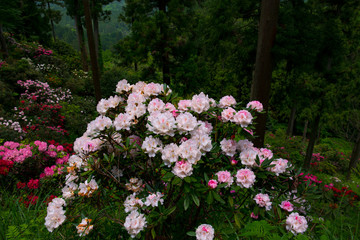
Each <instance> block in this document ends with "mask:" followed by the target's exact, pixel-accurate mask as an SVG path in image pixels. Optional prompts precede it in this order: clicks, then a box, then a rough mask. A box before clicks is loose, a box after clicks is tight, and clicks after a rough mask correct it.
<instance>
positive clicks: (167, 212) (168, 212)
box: [165, 206, 176, 215]
mask: <svg viewBox="0 0 360 240" xmlns="http://www.w3.org/2000/svg"><path fill="white" fill-rule="evenodd" d="M175 210H176V206H175V207H172V208H168V209H166V211H165V215H170V214H172V213H173V212H174V211H175Z"/></svg>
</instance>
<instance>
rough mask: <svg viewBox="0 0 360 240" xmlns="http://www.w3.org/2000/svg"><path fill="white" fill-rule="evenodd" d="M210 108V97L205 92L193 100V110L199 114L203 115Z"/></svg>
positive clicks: (195, 96)
mask: <svg viewBox="0 0 360 240" xmlns="http://www.w3.org/2000/svg"><path fill="white" fill-rule="evenodd" d="M209 108H210V101H209V97H208V96H207V95H205V94H204V93H203V92H202V93H200V94H199V95H194V96H193V98H192V99H191V110H193V111H194V112H197V113H202V112H205V111H207V110H209Z"/></svg>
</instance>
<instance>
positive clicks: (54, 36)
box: [47, 2, 56, 42]
mask: <svg viewBox="0 0 360 240" xmlns="http://www.w3.org/2000/svg"><path fill="white" fill-rule="evenodd" d="M47 6H48V11H49V15H50V14H51V8H50V3H49V2H47ZM50 23H51V29H52V35H53V38H54V42H56V35H55V27H54V21H53V20H52V18H51V16H50Z"/></svg>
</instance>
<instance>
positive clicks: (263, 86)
mask: <svg viewBox="0 0 360 240" xmlns="http://www.w3.org/2000/svg"><path fill="white" fill-rule="evenodd" d="M279 5H280V0H263V1H262V2H261V15H260V25H259V34H258V43H257V52H256V62H255V71H254V79H253V81H252V85H251V97H250V98H251V100H257V101H260V102H261V103H262V104H263V106H264V110H265V111H266V113H265V114H257V118H256V120H255V124H256V125H255V127H256V129H255V135H256V136H257V137H256V138H255V140H254V145H255V146H256V147H263V145H264V137H265V130H266V118H267V110H268V107H269V98H270V82H271V74H272V56H271V49H272V47H273V45H274V41H275V37H276V25H277V20H278V15H279Z"/></svg>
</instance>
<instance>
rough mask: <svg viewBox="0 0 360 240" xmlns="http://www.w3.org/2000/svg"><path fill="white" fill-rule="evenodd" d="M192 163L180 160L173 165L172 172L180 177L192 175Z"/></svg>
mask: <svg viewBox="0 0 360 240" xmlns="http://www.w3.org/2000/svg"><path fill="white" fill-rule="evenodd" d="M192 171H193V168H192V164H191V163H189V162H186V161H183V160H182V161H178V162H176V164H175V166H174V167H173V170H172V173H173V174H174V175H176V176H178V177H179V178H185V177H188V176H191V175H192Z"/></svg>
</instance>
